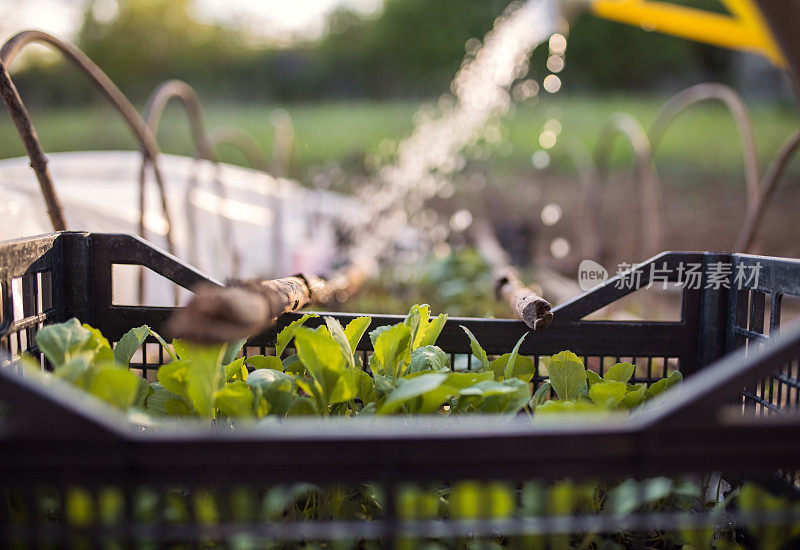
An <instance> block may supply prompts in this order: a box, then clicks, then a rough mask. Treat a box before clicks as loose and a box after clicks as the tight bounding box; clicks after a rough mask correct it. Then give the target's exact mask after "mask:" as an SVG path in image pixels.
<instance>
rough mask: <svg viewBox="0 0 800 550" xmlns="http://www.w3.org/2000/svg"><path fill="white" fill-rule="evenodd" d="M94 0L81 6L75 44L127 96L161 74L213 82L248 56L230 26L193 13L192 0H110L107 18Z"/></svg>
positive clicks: (142, 91)
mask: <svg viewBox="0 0 800 550" xmlns="http://www.w3.org/2000/svg"><path fill="white" fill-rule="evenodd" d="M96 1H97V0H92V2H90V3H89V5H88V7H87V9H86V11H85V15H84V19H83V25H82V27H81V30H80V34H79V38H78V45H79V46H80V47H81V48H82V49H83V50H84V51H85V52H86V53H87V54H88V55H89V57H91V58H92V59H93V60H94V61H95V62H96V63H97V64H98V65H100V67H102V68H103V69H104V70H105V71H106V72H107V73H108V75H109V76H110V77H111V78H112V80H114V81H115V82H116V83H117V84H118V85H119V86H121V87H122V88H123V89H124V90H125V91H126V92H128V93H130V94H131V95H133V96H136V97H142V96H143V95H145V94H147V93H149V92H150V91H151V90H152V89H153V87H154V86H156V85H157V84H158V83H159V82H161V81H163V80H165V79H167V78H184V79H186V80H189V81H190V82H192V83H194V84H197V85H201V86H214V85H215V84H219V83H222V82H224V81H225V80H226V77H228V76H231V75H232V73H233V72H235V68H236V67H237V66H238V65H239V64H240V63H242V62H244V61H246V60H247V59H248V55H247V53H248V52H249V48H245V47H244V45H243V43H242V41H241V39H240V38H239V35H238V34H237V33H236V32H235V31H233V30H232V29H228V28H225V27H222V26H219V25H211V24H207V23H203V22H200V21H197V20H196V19H195V18H194V17H193V14H192V11H191V7H192V0H116V3H117V10H116V15H114V17H112V18H111V19H110V20H107V21H100V20H98V18H97V16H96V10H95V9H94V6H95V4H96Z"/></svg>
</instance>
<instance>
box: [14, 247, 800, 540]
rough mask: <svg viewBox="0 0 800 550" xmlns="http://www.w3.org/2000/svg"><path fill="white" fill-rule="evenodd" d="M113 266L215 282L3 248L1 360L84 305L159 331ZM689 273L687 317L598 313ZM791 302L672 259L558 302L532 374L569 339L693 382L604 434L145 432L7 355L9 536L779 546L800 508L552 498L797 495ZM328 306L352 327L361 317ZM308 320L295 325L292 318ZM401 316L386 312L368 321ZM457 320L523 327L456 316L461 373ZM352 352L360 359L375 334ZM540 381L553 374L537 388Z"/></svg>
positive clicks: (503, 332) (479, 328)
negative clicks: (624, 317) (722, 490)
mask: <svg viewBox="0 0 800 550" xmlns="http://www.w3.org/2000/svg"><path fill="white" fill-rule="evenodd" d="M115 264H133V265H142V266H145V267H148V268H150V269H152V270H153V271H155V272H156V273H159V274H161V275H163V276H165V277H167V278H168V279H170V280H172V281H173V282H175V283H176V284H178V285H181V286H183V287H187V288H188V287H191V286H192V285H194V284H196V283H198V282H200V281H207V280H208V279H206V278H205V277H204V276H203V275H202V274H201V273H199V272H197V271H196V270H194V269H193V268H191V267H190V266H187V265H186V264H184V263H182V262H180V261H179V260H177V259H176V258H174V257H171V256H169V255H167V254H165V253H163V252H161V251H159V250H157V249H155V248H153V247H152V246H150V245H149V244H147V243H146V242H144V241H142V240H140V239H138V238H136V237H132V236H128V235H109V234H89V233H76V232H65V233H59V234H52V235H45V236H41V237H34V238H28V239H21V240H17V241H11V242H7V243H3V244H0V293H1V294H2V317H1V318H0V351H5V352H7V353H8V354H10V356H11V357H13V356H15V355H17V354H19V353H20V352H22V351H27V352H28V353H30V354H33V355H34V356H38V350H37V349H36V346H35V340H34V336H35V333H36V330H37V329H39V328H41V327H42V326H43V325H44V324H48V323H54V322H61V321H64V320H67V319H69V318H71V317H78V318H79V319H80V320H81V321H82V322H86V323H89V324H91V325H93V326H95V327H97V328H99V329H100V330H101V331H102V332H103V333H104V335H105V336H106V337H108V339H109V340H110V341H112V342H116V341H117V340H118V339H119V338H120V337H121V336H122V334H124V333H125V332H126V331H127V330H128V329H130V328H131V327H133V326H138V325H142V324H148V325H150V326H151V327H152V328H153V329H155V330H156V331H159V330H160V329H161V327H162V326H163V324H164V322H165V321H166V319H167V318H168V316H169V315H170V313H171V311H172V310H173V308H170V307H145V306H123V305H115V304H114V303H112V302H113V301H112V266H113V265H115ZM687 265H692V266H697V267H696V268H695V269H694V270H693V273H695V274H697V275H698V276H699V277H700V278H699V285H697V288H694V285H693V284H687V285H685V286H684V287H683V288H681V289H679V290H677V291H676V292H680V295H681V314H680V319H679V320H677V321H669V322H663V321H658V322H656V321H606V320H603V321H596V320H585V319H584V317H586V316H587V315H590V314H592V313H594V312H596V311H597V310H599V309H601V308H602V307H604V306H606V305H608V304H610V303H612V302H614V301H616V300H619V299H621V298H622V297H624V296H626V295H628V294H630V293H631V292H635V291H637V290H639V289H641V288H643V287H645V286H648V284H649V283H650V282H651V275H657V277H656V279H657V280H658V282H656V283H655V284H656V285H659V284H661V280H662V279H663V280H666V281H669V282H671V283H678V282H680V280H679V279H681V278H682V277H684V276H685V275H686V266H687ZM681 266H684V267H683V268H681ZM756 267H757V268H758V277H757V280H756V278H753V277H750V278H749V279H747V280H741V281H740V280H737V277H736V275H737V273H739V272H750V273H752V271H753V269H755V268H756ZM740 283H741V288H739V284H740ZM785 295H789V296H799V295H800V261H796V260H786V259H777V258H767V257H761V256H751V255H740V254H711V253H664V254H661V255H659V256H656V257H654V258H652V259H650V260H648V261H647V262H644V263H642V264H639V265H638V266H636V267H635V268H634V269H633V270H632V271H631V272H630V273H628V274H627V275H625V276H623V277H615V278H612V279H611V280H609V281H608V282H606V283H605V284H604V285H603V286H601V287H599V288H597V289H595V290H593V291H590V292H588V293H586V294H584V295H582V296H580V297H578V298H576V299H574V300H572V301H570V302H568V303H566V304H563V305H561V306H559V307H557V308H555V309H554V314H555V319H554V322H553V324H552V326H551V327H550V328H548V329H546V330H543V331H540V332H535V333H531V334H530V335H529V336H528V338H527V339H526V340H525V342H524V343H523V346H522V348H521V353H522V354H524V355H528V356H531V357H532V358H533V359H534V364H536V365H539V364H540V362H539V359H540V358H542V357H546V356H549V355H552V354H554V353H558V352H560V351H563V350H565V349H569V350H572V351H574V352H575V353H577V354H578V355H579V356H582V357H583V358H584V360H585V362H586V364H587V365H588V366H589V367H591V368H593V369H595V370H598V371H600V372H601V373H602V370H603V368H605V365H606V364H607V362H608V361H617V360H627V361H630V362H632V363H634V364H636V365H637V369H636V378H637V380H638V381H643V382H650V381H652V380H653V379H657V378H661V377H663V376H665V375H666V374H667V373H668V372H669V371H671V370H672V369H675V368H678V369H680V371H681V372H682V373H683V374H684V376H685V377H686V382H685V383H684V385H683V387H682V390H681V391H680V392H672V393H671V394H669V395H667V396H665V399H664V400H663V402H662V403H661V405H660V407H658V408H656V409H652V410H649V411H647V412H645V413H643V414H639V415H637V416H636V417H635V418H634V417H632V418H629V419H623V420H612V421H605V422H603V423H600V424H598V423H592V422H581V423H569V424H566V425H564V424H559V425H548V424H535V423H534V424H531V423H530V422H529V421H528V420H527V419H524V418H517V419H508V418H499V417H498V418H486V417H464V418H430V417H423V418H415V419H403V418H376V419H374V420H366V419H358V420H357V421H353V420H349V421H348V420H338V421H331V420H326V421H323V420H321V419H314V420H300V419H292V420H287V421H285V422H283V423H281V424H275V425H262V426H260V427H258V428H253V429H246V430H236V431H220V430H212V429H209V428H208V427H203V426H192V425H186V426H181V427H173V428H170V427H159V428H157V429H147V430H143V431H141V430H134V429H132V427H131V426H132V425H131V424H129V423H127V422H126V421H125V419H124V418H123V417H121V415H117V414H115V413H114V411H110V410H108V409H106V408H104V407H101V406H99V405H97V404H94V403H92V402H90V401H88V400H85V399H83V398H82V396H81V395H80V394H79V393H77V392H73V391H68V389H67V390H64V389H61V390H59V391H58V392H54V391H52V389H50V388H47V387H41V386H39V385H36V384H32V383H30V382H29V381H26V380H24V379H20V378H18V377H16V376H13V375H11V374H9V372H8V371H9V369H13V367H10V366H8V361H6V366H5V367H4V368H3V369H0V401H2V402H3V404H4V406H5V407H4V414H3V416H2V417H0V422H1V424H0V426H1V428H0V429H1V430H2V431H0V492H2V494H3V497H4V498H5V500H6V506H0V508H2V514H3V515H2V516H0V540H2V541H3V544H4V545H7V544H16V545H18V546H22V547H27V546H29V545H34V544H41V545H45V546H47V545H51V546H59V545H62V544H65V543H66V544H73V543H74V544H76V545H77V544H80V545H93V546H107V547H118V546H119V545H122V546H123V547H140V546H141V547H152V546H170V545H173V544H178V543H188V544H192V545H209V544H210V545H220V546H222V547H229V546H235V547H248V548H249V547H256V548H261V547H272V546H274V545H278V546H281V545H283V546H286V547H294V546H296V545H300V544H301V543H305V542H309V541H314V542H320V541H322V542H324V541H338V544H341V545H343V546H344V547H369V546H370V545H381V546H392V545H397V546H400V547H412V548H413V547H417V546H419V545H421V544H422V543H423V542H424V541H429V542H430V541H438V543H442V544H446V545H447V546H448V547H464V546H469V545H476V544H484V543H485V544H489V543H491V544H502V545H504V546H510V547H519V548H537V547H542V548H544V547H556V548H559V547H565V546H564V545H565V544H569V543H570V541H572V542H574V541H575V537H576V536H577V535H576V534H578V533H581V534H587V536H589V535H590V534H591V533H630V536H628V535H625V536H624V537H623V536H620V537H618V540H620V541H622V544H623V546H626V547H642V548H644V547H649V546H648V545H649V544H650V543H649V542H648V538H647V537H649V536H651V535H652V534H653V533H659V532H661V531H663V530H670V529H681V528H683V529H686V528H697V529H699V528H700V527H702V526H709V525H717V526H718V527H719V526H720V525H722V527H721V528H725V529H729V530H733V531H735V530H737V529H741V528H743V527H750V528H752V529H751V531H750V532H749V533H750V534H749V535H745V536H746V537H751V539H752V537H753V536H755V535H753V533H758V532H759V531H758V530H759V529H762V530H764V529H766V530H767V531H763V533H764V536H765V537H766V536H769V535H770V534H771V533H772V534H774V533H773V531H769V529H773V530H774V529H776V528H777V529H778V530H779V531H780V532H781V533H784V534H785V535H786V536H789V535H790V534H792V533H793V531H792V529H793V528H794V527H795V526H796V525H797V524H798V523H800V511H798V509H797V508H796V507H795V506H794V505H790V504H786V505H785V506H782V507H781V508H780V510H779V511H777V512H776V511H775V510H774V509H773V508H774V506H771V505H769V503H768V502H765V503H764V505H763V506H760V507H758V509H757V510H755V511H754V510H753V509H752V508H751V509H747V510H742V509H739V510H733V511H727V512H726V513H725V515H724V516H720V515H714V514H710V513H697V511H695V512H690V511H684V512H683V513H672V512H671V513H664V514H662V513H655V512H654V511H653V510H650V509H648V508H647V507H646V506H644V507H639V508H637V509H636V510H633V511H630V512H629V513H626V514H624V516H610V515H608V514H607V513H604V512H603V513H601V512H597V511H595V512H593V511H592V510H589V509H585V507H584V508H581V506H577V505H576V506H573V507H567V508H568V509H563V507H561V508H560V507H559V506H557V505H556V504H557V503H556V501H554V500H553V499H554V498H555V497H554V496H553V495H558V494H561V493H559V492H558V491H562V488H563V487H565V486H566V485H565V483H567V482H566V481H565V480H569V481H568V483H574V484H576V485H574V486H573V485H570V487H573V489H575V491H573V493H569V491H567V493H565V494H570V495H572V496H570V497H569V498H578V497H577V496H575V495H578V494H580V489H579V488H580V487H581V486H582V485H581V484H587V483H588V484H589V486H592V487H600V486H602V485H603V484H604V483H612V482H613V483H618V482H619V480H620V479H622V478H631V479H636V480H640V483H638V484H637V485H636V486H635V487H636V488H635V491H637V492H638V493H640V494H643V493H645V492H646V491H647V487H648V483H653V482H652V481H647V480H652V478H656V477H659V478H664V479H666V478H671V479H674V480H675V482H676V483H677V480H679V479H684V480H685V479H690V480H702V479H709V477H708V476H711V475H712V473H714V472H717V474H714V475H716V476H717V478H713V479H718V478H719V477H720V476H724V479H725V481H726V483H729V485H731V486H736V485H737V484H741V483H742V482H743V481H744V480H747V481H748V482H758V483H759V484H760V486H764V487H769V488H770V489H772V490H781V491H782V493H783V494H785V495H788V496H787V498H790V497H792V495H793V494H794V493H796V489H797V487H798V486H799V485H798V479H797V476H796V475H795V474H794V468H796V467H797V466H798V464H800V437H798V436H800V422H798V417H797V416H796V414H793V413H796V412H797V408H798V403H800V391H799V390H800V380H799V378H800V373H799V372H798V368H799V365H798V358H800V331H798V330H797V329H788V330H786V331H785V334H781V335H780V336H779V335H778V331H779V328H780V319H781V305H782V301H783V297H784V296H785ZM767 303H769V309H767V308H766V304H767ZM334 316H335V317H337V318H339V319H340V320H342V322H346V321H347V320H348V319H349V318H351V317H353V315H347V314H334ZM296 318H297V316H296V315H286V316H285V317H284V318H282V319H281V320H280V323H279V327H278V328H280V327H281V326H282V325H284V324H286V323H288V322H290V321H291V320H293V319H296ZM765 318H766V322H765ZM401 319H402V317H401V316H387V315H373V321H372V326H371V327H370V330H371V329H372V328H375V327H377V326H380V325H385V324H392V323H396V322H398V321H399V320H401ZM313 322H319V320H311V321H310V324H313ZM459 325H464V326H467V327H468V328H469V329H470V330H471V331H472V332H473V333H474V334H475V336H476V337H477V338H478V340H479V341H480V342H481V343H482V344H483V345H484V347H485V348H486V351H487V353H489V354H490V355H499V354H502V353H506V352H508V351H510V349H511V348H512V347H513V345H514V344H515V343H516V341H517V340H518V339H519V337H520V336H521V335H522V334H523V333H524V332H526V331H527V330H528V329H527V327H526V326H525V325H524V324H523V323H522V322H521V321H517V320H496V319H466V318H463V319H459V318H450V319H448V322H447V324H446V326H445V328H444V330H443V331H442V334H441V336H440V338H439V341H438V345H439V346H440V347H441V348H442V349H444V350H445V351H446V352H448V353H450V354H451V359H452V361H451V363H452V364H453V365H458V368H466V369H469V368H472V364H471V358H470V350H469V343H468V340H467V338H466V336H465V335H464V333H463V331H462V330H461V329H460V328H459ZM274 338H275V331H271V332H268V333H265V334H262V335H259V336H257V337H254V338H252V339H251V340H250V341H249V342H248V343H247V345H246V347H245V353H247V354H254V353H264V352H265V351H267V350H268V349H269V348H270V347H272V346H273V345H274ZM358 349H359V350H360V352H361V353H362V354H363V358H364V359H365V361H364V364H365V365H366V364H367V361H366V358H367V355H368V354H369V353H370V351H371V349H370V341H369V338H366V337H365V338H363V339H362V341H361V342H360V344H359V347H358ZM735 350H738V353H732V352H734V351H735ZM163 361H164V356H163V354H162V353H161V352H158V351H150V350H149V349H148V346H147V344H146V345H145V349H144V352H143V353H142V354H141V362H140V363H138V364H132V368H134V369H135V370H137V372H139V373H141V374H142V375H144V376H150V377H151V378H152V374H153V373H154V372H155V371H156V370H157V368H158V367H159V365H160V364H161V363H162V362H163ZM43 366H46V365H43ZM543 378H545V376H542V373H537V376H535V377H534V380H533V383H534V385H536V384H539V383H540V382H541V380H542V379H543ZM702 476H706V477H702ZM299 483H306V484H313V486H307V485H302V486H298V485H297V484H299ZM298 487H300V488H301V489H302V490H306V491H307V492H308V493H307V495H306V497H304V498H307V499H308V500H307V501H309V502H315V503H317V504H315V505H314V506H315V507H314V508H313V513H312V514H311V515H301V517H297V514H296V513H294V512H296V510H294V509H292V510H288V509H280V507H279V506H278V508H274V509H273V508H270V506H271V505H272V504H274V503H275V502H277V501H280V497H281V495H283V496H284V497H285V498H289V497H286V495H290V496H291V495H295V496H296V491H298V490H301V489H298ZM303 488H304V489H303ZM426 488H427V489H426ZM432 488H435V490H436V491H440V492H442V491H444V493H446V494H449V495H451V496H450V497H449V498H450V499H451V501H448V506H451V505H452V499H453V498H455V497H452V494H453V492H454V491H461V493H459V494H463V495H469V498H471V499H473V500H475V499H477V500H476V502H478V503H479V504H478V508H477V510H473V511H472V512H471V513H470V514H466V515H464V514H461V512H459V513H458V514H457V513H456V512H455V511H454V509H452V508H447V510H445V511H444V512H442V513H436V514H431V513H428V512H425V513H423V512H422V511H424V510H426V506H428V507H429V505H430V503H429V502H428V503H427V504H426V498H428V497H427V496H426V495H429V494H431V493H430V491H433V490H434V489H432ZM467 488H469V491H467ZM423 489H424V490H423ZM292 491H295V492H294V493H293V492H292ZM425 491H429V492H428V493H426V492H425ZM470 491H471V492H470ZM354 492H357V493H358V494H359V495H361V492H365V493H364V495H363V499H362V500H360V501H359V502H371V503H372V505H374V507H375V509H374V510H371V511H370V513H369V514H366V515H365V512H364V510H361V511H359V510H344V509H341V510H336V509H335V507H331V506H332V505H328V504H326V502H325V499H326V498H330V497H331V495H334V496H335V495H340V494H353V493H354ZM562 492H563V491H562ZM367 493H369V494H367ZM444 493H442V494H444ZM276 495H277V496H276ZM497 495H499V497H498V496H497ZM704 496H705V495H704ZM298 498H299V497H298ZM359 498H361V497H359ZM464 498H466V497H464ZM494 498H501V499H510V501H511V505H510V507H509V511H508V513H504V514H502V515H501V517H497V516H496V515H493V514H494V513H493V512H492V511H491V510H492V508H493V506H494V505H493V504H492V503H493V502H494V501H493V500H492V499H494ZM176 499H177V500H179V501H180V506H179V507H178V508H180V510H179V513H178V512H176V511H175V509H176V508H175V504H174V501H175V500H176ZM12 501H13V503H12V504H13V506H11V505H9V503H11V502H12ZM292 502H295V501H292ZM787 502H788V501H787ZM43 503H48V504H47V505H46V506H45V505H44V504H43ZM109 503H112V504H113V505H110V504H109ZM143 503H145V504H143ZM246 503H249V504H246ZM270 503H272V504H270ZM481 503H483V504H481ZM0 504H2V503H0ZM276 506H277V505H276ZM75 510H78V511H81V514H82V515H78V516H76V515H75V514H76V513H77V512H75ZM109 510H112V512H113V513H112V512H109ZM415 510H416V512H415ZM109 514H110V516H113V517H110V516H109ZM459 514H461V515H459ZM107 516H108V517H107ZM367 518H368V519H367ZM776 526H777V527H776ZM564 536H569V537H571V538H569V539H565V538H564ZM751 539H745V540H746V541H749V540H751ZM765 540H766V539H765ZM589 547H592V546H591V544H590V545H589ZM696 547H697V546H696Z"/></svg>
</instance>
